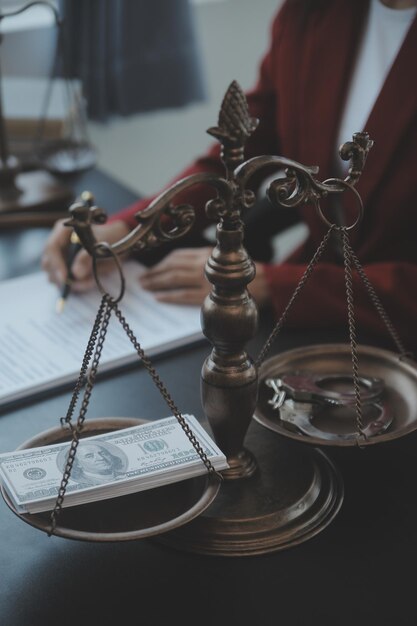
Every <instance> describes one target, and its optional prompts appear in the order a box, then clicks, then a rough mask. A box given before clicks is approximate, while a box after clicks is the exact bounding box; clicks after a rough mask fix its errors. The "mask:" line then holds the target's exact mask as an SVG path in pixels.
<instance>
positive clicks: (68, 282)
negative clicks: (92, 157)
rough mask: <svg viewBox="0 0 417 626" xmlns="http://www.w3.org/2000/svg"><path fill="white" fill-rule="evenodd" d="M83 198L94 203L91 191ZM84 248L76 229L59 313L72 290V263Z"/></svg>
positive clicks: (59, 302)
mask: <svg viewBox="0 0 417 626" xmlns="http://www.w3.org/2000/svg"><path fill="white" fill-rule="evenodd" d="M81 200H82V201H83V202H86V203H87V204H88V205H89V206H92V205H93V202H94V199H93V196H92V194H91V193H90V192H89V191H83V193H82V194H81ZM81 249H82V245H81V242H80V240H79V238H78V235H77V233H76V232H75V231H73V232H72V233H71V237H70V245H69V248H68V255H67V259H66V264H67V275H66V278H65V282H64V285H63V287H62V290H61V295H60V297H59V298H58V300H57V303H56V311H57V313H62V311H63V310H64V306H65V302H66V300H67V298H68V296H69V294H70V291H71V285H72V283H73V281H74V276H73V274H72V271H71V268H72V264H73V262H74V259H75V257H76V256H77V254H78V252H79V251H80V250H81Z"/></svg>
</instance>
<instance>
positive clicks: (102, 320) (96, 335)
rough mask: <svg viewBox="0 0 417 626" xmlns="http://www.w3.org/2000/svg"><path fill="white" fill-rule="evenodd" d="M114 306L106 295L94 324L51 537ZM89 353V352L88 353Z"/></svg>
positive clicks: (72, 463)
mask: <svg viewBox="0 0 417 626" xmlns="http://www.w3.org/2000/svg"><path fill="white" fill-rule="evenodd" d="M113 306H114V304H113V302H112V300H111V298H110V297H109V296H108V295H107V294H105V295H103V298H102V301H101V305H100V308H99V312H98V314H97V317H96V319H95V322H94V326H93V331H92V333H91V337H90V339H91V341H92V342H93V341H94V344H95V350H94V357H93V362H92V365H91V369H90V373H89V374H88V376H87V384H86V388H85V391H84V396H83V401H82V404H81V409H80V413H79V415H78V419H77V424H76V426H75V427H74V426H72V440H71V444H70V449H69V452H68V458H67V462H66V465H65V469H64V472H63V475H62V480H61V485H60V487H59V490H58V496H57V499H56V502H55V506H54V509H53V511H52V512H51V518H50V519H51V527H50V530H49V533H48V534H49V536H50V535H52V534H53V532H54V530H55V528H56V523H57V519H58V516H59V514H60V512H61V510H62V503H63V501H64V497H65V492H66V489H67V485H68V481H69V479H70V476H71V471H72V467H73V465H74V459H75V454H76V452H77V448H78V444H79V441H80V432H81V430H82V427H83V424H84V420H85V416H86V413H87V408H88V404H89V401H90V397H91V392H92V389H93V385H94V382H95V378H96V374H97V369H98V365H99V361H100V357H101V353H102V350H103V344H104V339H105V337H106V333H107V328H108V325H109V321H110V316H111V312H112V308H113ZM100 311H103V312H104V314H103V313H102V315H99V314H100ZM94 344H93V345H90V342H89V344H88V346H87V350H88V348H89V347H91V348H92V349H94ZM86 352H87V351H86ZM85 357H87V353H86V355H85Z"/></svg>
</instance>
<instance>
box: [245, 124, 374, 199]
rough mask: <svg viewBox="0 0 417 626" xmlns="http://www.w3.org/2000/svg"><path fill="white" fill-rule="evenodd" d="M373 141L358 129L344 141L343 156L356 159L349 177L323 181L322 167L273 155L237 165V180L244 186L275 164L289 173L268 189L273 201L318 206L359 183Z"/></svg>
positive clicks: (274, 181) (353, 160)
mask: <svg viewBox="0 0 417 626" xmlns="http://www.w3.org/2000/svg"><path fill="white" fill-rule="evenodd" d="M372 145H373V141H372V140H371V139H369V135H368V134H367V133H355V134H354V135H353V141H350V142H346V143H345V144H343V146H342V147H341V148H340V155H341V157H342V158H343V159H344V160H348V159H351V161H352V164H351V166H350V168H349V173H348V175H347V176H346V178H345V179H337V178H331V179H329V180H328V181H324V182H320V181H319V180H317V179H316V178H315V176H314V175H315V174H317V173H318V171H319V169H318V167H308V166H305V165H302V164H301V163H298V162H297V161H292V160H291V159H286V158H284V157H280V156H273V155H271V156H258V157H254V158H253V159H249V161H246V162H245V163H243V164H242V165H240V166H239V167H237V168H236V170H235V177H236V183H237V184H238V185H239V187H240V189H241V190H244V189H245V187H246V185H247V183H248V180H249V179H250V178H251V177H252V176H253V174H254V173H255V172H257V171H258V170H259V169H261V168H263V167H265V166H271V165H275V166H276V167H277V168H279V169H280V170H284V171H285V176H283V177H278V178H276V179H275V180H273V181H272V182H271V183H270V185H269V187H268V189H267V192H266V193H267V196H268V198H269V199H270V201H271V202H272V204H276V205H278V206H279V205H281V206H285V207H297V206H300V205H301V204H305V203H307V202H312V203H313V204H315V205H316V206H317V205H318V202H319V201H320V199H321V198H324V197H326V196H327V195H328V194H330V193H341V192H343V191H345V190H346V188H349V187H351V186H352V185H355V184H356V183H357V181H358V180H359V177H360V175H361V174H362V170H363V168H364V165H365V162H366V158H367V156H368V152H369V150H370V149H371V147H372ZM339 181H340V183H339Z"/></svg>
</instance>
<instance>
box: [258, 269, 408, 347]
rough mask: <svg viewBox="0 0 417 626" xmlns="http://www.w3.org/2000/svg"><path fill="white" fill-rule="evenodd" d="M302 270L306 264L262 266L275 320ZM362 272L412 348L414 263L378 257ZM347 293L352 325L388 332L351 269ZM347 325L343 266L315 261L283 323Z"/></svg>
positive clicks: (312, 326) (316, 325)
mask: <svg viewBox="0 0 417 626" xmlns="http://www.w3.org/2000/svg"><path fill="white" fill-rule="evenodd" d="M305 270H306V265H301V264H300V265H299V264H291V263H282V264H280V265H266V266H265V274H266V278H267V281H268V284H269V288H270V293H271V301H272V305H273V307H274V309H275V313H276V316H277V319H278V318H279V317H280V316H281V315H282V312H283V310H284V309H285V307H286V306H287V304H288V302H289V300H290V298H291V296H292V294H293V293H294V290H295V288H296V287H297V285H298V283H299V281H300V279H301V277H302V276H303V274H304V272H305ZM364 271H365V274H366V276H367V277H368V280H369V282H370V283H371V285H372V286H373V288H374V290H375V292H376V294H377V295H378V298H379V299H380V301H381V303H382V305H383V307H384V309H385V311H386V312H387V314H388V316H389V318H390V319H391V321H392V323H393V325H394V327H395V329H396V330H397V331H398V334H399V336H400V338H401V339H402V340H403V342H404V344H405V347H406V349H409V350H416V348H417V330H416V319H417V297H416V289H415V286H416V285H417V267H416V266H415V265H413V264H412V263H405V262H384V263H373V264H369V265H366V266H365V267H364ZM353 292H354V308H355V320H356V324H357V327H358V330H359V329H361V330H362V331H363V332H367V331H368V332H371V333H373V334H378V335H382V336H386V337H388V336H389V335H388V331H387V329H386V327H385V325H384V324H383V322H382V321H381V317H380V315H379V314H378V312H377V311H376V309H375V307H374V305H373V303H372V302H371V299H370V297H369V295H368V292H367V290H366V289H365V287H364V286H363V283H362V280H361V279H360V277H359V276H358V275H357V273H356V271H354V273H353ZM347 324H348V321H347V304H346V291H345V282H344V269H343V267H341V266H337V265H334V264H330V263H320V264H318V265H317V266H316V267H315V268H314V270H313V273H312V275H311V276H310V278H309V279H308V280H307V282H306V284H305V286H304V288H303V290H302V291H301V293H300V294H299V296H298V298H297V299H296V301H295V302H294V305H293V306H292V307H291V310H290V313H289V316H288V319H287V322H286V326H287V327H288V328H303V329H308V328H317V329H319V328H324V329H326V328H338V327H339V328H340V327H345V328H348V326H347Z"/></svg>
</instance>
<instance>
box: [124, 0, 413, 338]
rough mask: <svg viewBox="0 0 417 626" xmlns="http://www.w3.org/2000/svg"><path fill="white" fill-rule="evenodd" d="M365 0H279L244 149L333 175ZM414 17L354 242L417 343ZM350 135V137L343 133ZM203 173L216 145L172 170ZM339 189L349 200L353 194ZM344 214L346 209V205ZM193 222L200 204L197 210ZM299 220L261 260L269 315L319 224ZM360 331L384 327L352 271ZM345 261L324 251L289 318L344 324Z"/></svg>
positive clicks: (309, 324)
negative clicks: (315, 4)
mask: <svg viewBox="0 0 417 626" xmlns="http://www.w3.org/2000/svg"><path fill="white" fill-rule="evenodd" d="M368 6H369V3H368V1H367V0H332V1H331V2H328V3H325V5H324V8H320V9H317V11H313V13H312V14H311V15H310V16H309V17H308V19H307V20H304V21H303V20H300V16H299V13H300V11H299V8H297V3H294V2H288V1H287V2H286V3H285V4H284V5H283V7H282V9H281V10H280V11H279V13H278V15H277V16H276V18H275V20H274V22H273V25H272V33H271V35H272V36H271V44H270V48H269V50H268V52H267V54H266V56H265V57H264V59H263V61H262V64H261V67H260V72H259V79H258V82H257V84H256V86H255V88H254V89H253V91H251V92H250V93H248V94H247V97H248V103H249V107H250V112H251V114H252V115H253V116H255V117H257V118H259V119H260V125H259V127H258V129H257V130H256V131H255V133H254V135H253V137H252V138H251V139H250V141H249V142H248V145H247V149H246V153H245V156H246V158H250V157H252V156H255V155H258V154H278V155H282V156H285V157H288V158H290V159H294V160H296V161H299V162H300V163H302V164H305V165H318V166H319V168H320V170H319V175H318V178H319V179H320V180H324V179H325V178H328V177H330V176H334V175H335V169H334V164H333V159H334V152H335V145H336V137H337V131H338V126H339V121H340V114H341V112H342V108H343V102H344V100H345V97H346V89H347V87H348V84H349V77H350V74H351V71H352V69H353V63H354V59H355V51H356V47H357V44H358V41H359V36H360V33H361V28H362V26H363V24H364V22H365V18H366V14H367V10H368ZM416 66H417V19H415V20H414V22H413V24H412V25H411V28H410V31H409V33H408V35H407V38H406V40H405V41H404V43H403V46H402V48H401V50H400V52H399V55H398V57H397V59H396V61H395V63H394V65H393V67H392V69H391V71H390V73H389V75H388V77H387V79H386V82H385V84H384V86H383V89H382V91H381V93H380V95H379V97H378V99H377V101H376V103H375V106H374V108H373V110H372V112H371V114H370V116H369V119H368V121H367V123H366V125H365V128H364V129H359V128H358V129H357V130H358V131H360V130H366V131H367V132H368V133H369V135H370V137H371V139H373V140H374V147H373V148H372V149H371V151H370V154H369V156H368V160H367V162H366V165H365V169H364V173H363V174H362V177H361V179H360V180H359V183H358V184H357V189H358V191H359V193H360V194H361V197H362V200H363V203H364V208H365V213H364V218H363V220H362V222H361V224H360V225H359V227H357V228H356V229H354V230H353V231H351V243H352V246H353V248H354V250H355V252H356V254H357V255H358V257H359V259H360V261H361V263H362V264H363V266H364V269H365V272H366V274H367V276H368V278H369V280H370V282H371V283H372V285H373V286H374V288H375V290H376V292H377V294H378V295H379V297H380V299H381V301H382V303H383V305H384V307H385V309H386V310H387V312H388V314H389V316H390V317H391V319H392V321H393V323H394V326H395V327H396V328H397V330H398V331H399V334H400V336H401V338H402V339H403V341H404V343H405V345H406V347H407V348H410V349H415V348H416V347H417V331H416V323H417V294H416V288H417V244H416V237H417V83H416V80H415V72H416ZM348 140H351V137H346V141H348ZM201 171H216V172H219V174H222V173H223V167H222V165H221V163H220V161H219V150H218V146H213V148H212V149H211V150H210V151H209V152H208V153H207V154H206V155H205V156H203V157H201V158H199V159H198V160H196V161H195V162H194V163H193V164H192V165H191V166H190V167H188V168H187V169H186V170H184V171H183V172H181V174H180V175H179V176H178V178H182V177H184V176H187V175H189V174H192V173H196V172H201ZM348 195H349V192H346V193H345V194H344V196H345V197H346V199H345V200H344V201H345V204H346V205H348V204H349V200H348ZM207 198H208V195H207V190H206V189H202V188H200V189H198V188H194V189H193V190H191V191H189V192H186V195H183V196H182V197H181V198H179V200H181V201H183V200H187V201H188V202H191V203H192V204H193V205H194V206H195V207H196V208H198V207H203V206H204V203H205V201H206V200H207ZM149 201H150V199H149V198H148V199H146V200H142V201H140V202H138V203H136V204H135V205H133V206H131V207H128V208H127V209H125V210H124V211H122V212H120V213H119V214H118V215H117V216H115V217H116V218H118V219H123V220H125V221H126V222H128V223H129V224H130V225H131V226H132V227H133V226H135V225H136V221H135V219H134V213H135V212H136V211H139V210H142V209H143V208H144V207H145V206H146V205H147V204H148V203H149ZM346 210H347V211H348V212H349V207H348V206H346ZM199 214H200V227H201V224H202V220H203V219H204V218H203V215H204V212H203V210H199ZM302 218H303V219H304V221H305V223H306V224H307V225H308V228H309V236H308V238H307V240H306V242H305V244H303V245H302V246H301V247H300V248H299V249H298V250H297V251H296V252H295V253H293V254H292V255H291V257H290V258H289V259H288V260H287V261H286V262H283V263H280V264H279V265H266V266H265V269H266V276H267V279H268V281H269V285H270V288H271V297H272V303H273V306H274V308H275V309H276V314H277V316H279V315H280V313H281V312H282V310H283V307H284V306H285V305H286V304H287V302H288V300H289V298H290V296H291V294H292V293H293V291H294V289H295V287H296V285H297V284H298V282H299V280H300V278H301V276H302V274H303V272H304V270H305V267H306V264H307V263H308V261H309V260H310V259H311V257H312V255H313V254H314V252H315V250H316V248H317V246H318V244H319V242H320V241H321V239H322V237H323V235H324V233H325V232H326V230H327V227H326V226H325V225H324V224H323V223H322V221H321V220H320V219H319V218H318V217H317V215H316V213H315V211H314V209H312V208H310V207H305V208H304V209H303V210H302ZM354 293H355V306H356V320H357V324H358V329H360V328H361V329H363V330H371V331H372V332H377V333H383V334H384V336H387V335H386V330H385V327H384V326H383V325H382V323H381V322H380V318H379V316H378V314H377V313H376V311H375V309H374V307H373V305H372V304H371V302H370V300H369V298H368V296H367V294H366V293H365V292H364V290H363V288H362V287H361V283H360V281H359V279H358V277H357V276H355V277H354ZM345 298H346V296H345V286H344V277H343V267H342V265H341V264H340V259H338V258H336V257H332V252H331V250H329V251H328V252H327V253H326V256H325V257H324V258H323V260H322V262H321V263H320V264H319V265H318V266H317V267H316V269H315V271H314V272H313V275H312V276H311V278H310V279H309V281H308V282H307V285H306V287H305V288H304V291H303V293H302V295H301V296H300V298H299V300H298V301H297V304H296V305H295V306H294V308H293V310H292V313H291V315H290V317H289V319H288V322H287V327H303V328H328V327H337V326H342V325H344V326H346V324H347V321H346V320H347V313H346V299H345Z"/></svg>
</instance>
